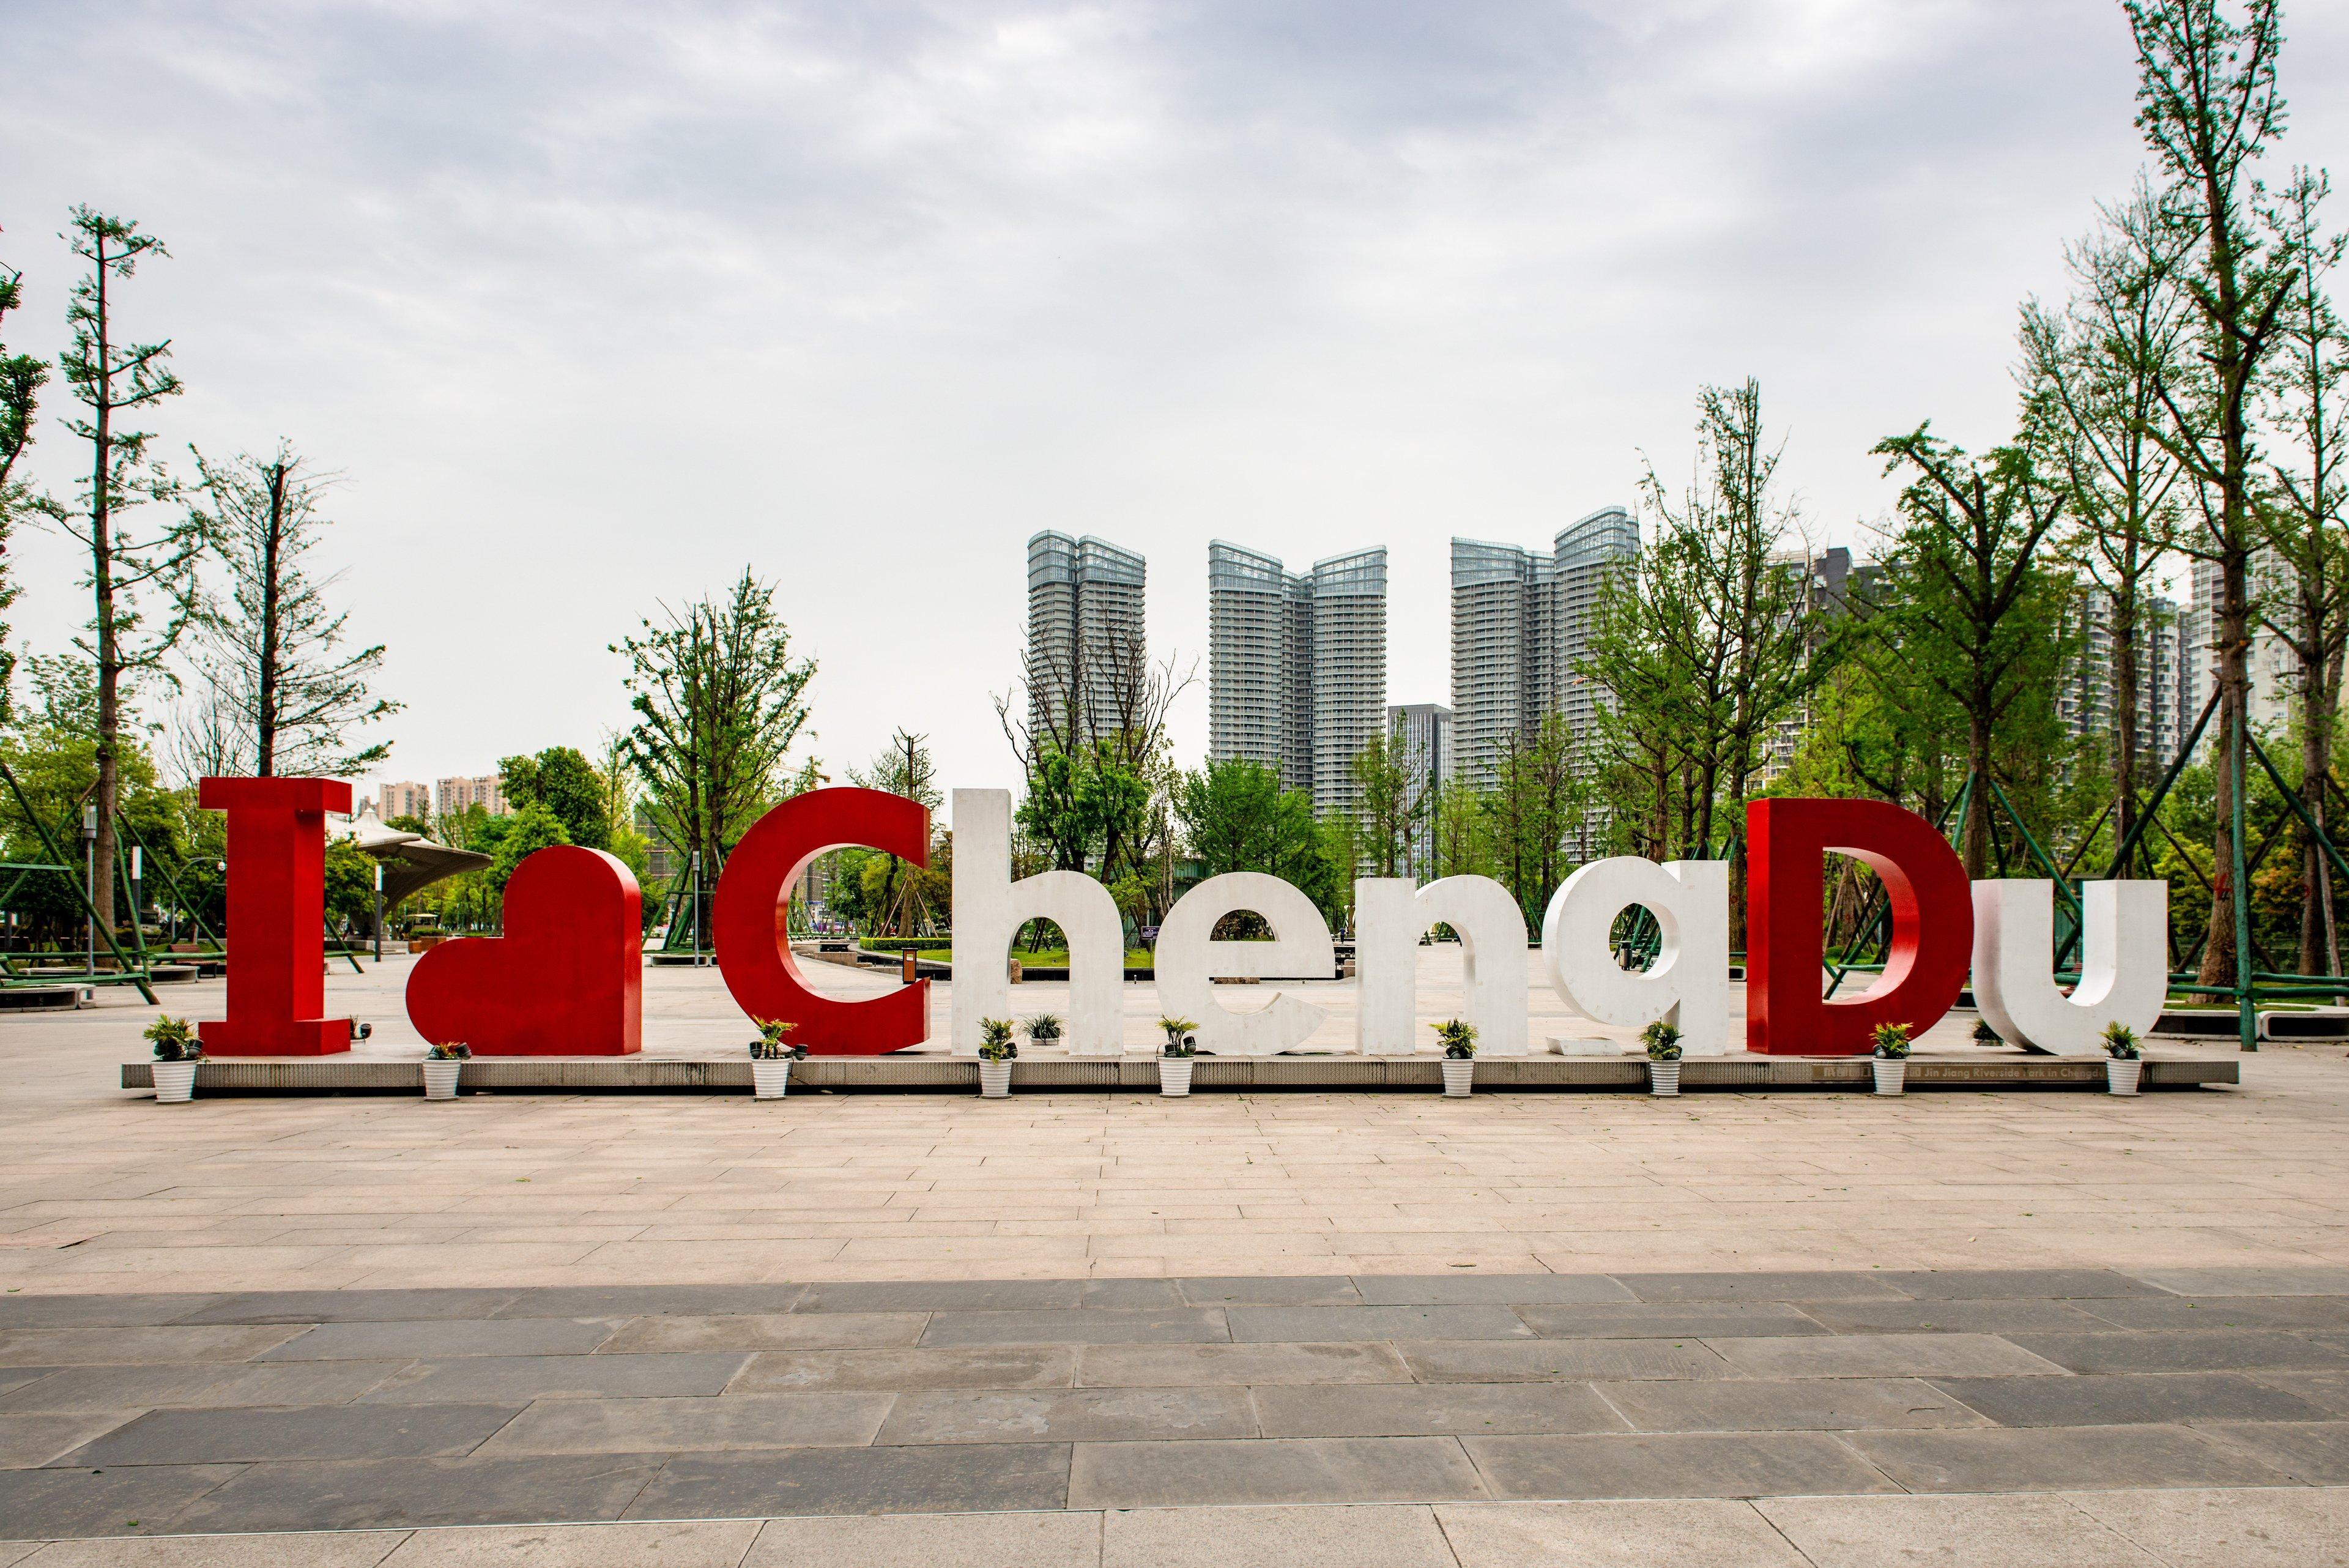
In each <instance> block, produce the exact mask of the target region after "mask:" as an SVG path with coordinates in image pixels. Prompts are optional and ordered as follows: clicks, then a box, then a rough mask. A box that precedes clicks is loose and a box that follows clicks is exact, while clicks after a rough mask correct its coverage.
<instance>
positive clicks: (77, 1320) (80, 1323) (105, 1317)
mask: <svg viewBox="0 0 2349 1568" xmlns="http://www.w3.org/2000/svg"><path fill="white" fill-rule="evenodd" d="M222 1299H223V1298H222V1297H221V1296H218V1295H203V1294H196V1293H189V1292H180V1293H173V1294H163V1293H152V1292H150V1293H144V1294H137V1295H105V1296H27V1295H15V1296H0V1329H6V1328H137V1327H147V1326H152V1325H160V1324H167V1323H171V1322H174V1321H176V1320H178V1319H179V1318H181V1317H184V1316H185V1315H187V1314H190V1313H193V1312H201V1311H202V1310H203V1309H204V1308H206V1307H208V1306H211V1305H212V1304H213V1303H216V1302H219V1301H221V1300H222Z"/></svg>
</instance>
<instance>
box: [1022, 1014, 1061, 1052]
mask: <svg viewBox="0 0 2349 1568" xmlns="http://www.w3.org/2000/svg"><path fill="white" fill-rule="evenodd" d="M1060 1038H1061V1015H1060V1014H1059V1013H1057V1012H1040V1013H1038V1014H1036V1016H1035V1017H1033V1018H1030V1019H1029V1020H1028V1044H1030V1045H1050V1044H1056V1043H1057V1042H1058V1041H1059V1040H1060Z"/></svg>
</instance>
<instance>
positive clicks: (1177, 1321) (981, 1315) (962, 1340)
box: [921, 1307, 1310, 1347]
mask: <svg viewBox="0 0 2349 1568" xmlns="http://www.w3.org/2000/svg"><path fill="white" fill-rule="evenodd" d="M1308 1310H1310V1309H1308ZM1230 1337H1231V1332H1230V1330H1228V1329H1227V1328H1226V1327H1225V1326H1224V1311H1223V1309H1222V1308H1221V1307H1180V1308H1177V1309H1175V1310H1174V1311H1171V1312H1121V1311H1118V1310H1116V1309H1114V1308H1106V1307H1084V1308H1073V1309H1069V1310H1065V1311H1041V1312H938V1313H933V1314H930V1324H929V1327H927V1328H926V1329H924V1330H923V1331H922V1338H921V1343H922V1345H924V1346H925V1347H935V1346H947V1345H1216V1344H1222V1343H1224V1342H1226V1341H1227V1340H1229V1339H1230Z"/></svg>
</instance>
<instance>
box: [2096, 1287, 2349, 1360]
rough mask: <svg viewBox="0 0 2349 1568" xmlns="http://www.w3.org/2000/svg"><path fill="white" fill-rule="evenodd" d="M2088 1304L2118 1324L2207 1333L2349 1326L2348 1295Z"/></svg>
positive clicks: (2174, 1298)
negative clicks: (2226, 1330)
mask: <svg viewBox="0 0 2349 1568" xmlns="http://www.w3.org/2000/svg"><path fill="white" fill-rule="evenodd" d="M2085 1307H2086V1310H2088V1311H2089V1312H2091V1313H2094V1314H2095V1316H2096V1317H2097V1318H2098V1319H2099V1320H2101V1322H2102V1323H2108V1324H2113V1325H2114V1326H2115V1327H2116V1328H2133V1329H2145V1330H2155V1331H2162V1332H2176V1331H2180V1330H2182V1331H2184V1332H2187V1333H2208V1334H2216V1333H2218V1332H2220V1330H2222V1329H2235V1328H2271V1329H2282V1330H2288V1331H2290V1330H2314V1331H2323V1330H2331V1331H2333V1332H2334V1333H2340V1332H2342V1331H2344V1330H2349V1297H2344V1296H2154V1297H2151V1298H2148V1299H2147V1300H2144V1301H2119V1302H2089V1303H2085ZM2320 1343H2322V1342H2320ZM2334 1348H2335V1349H2338V1348H2339V1346H2338V1345H2335V1346H2334Z"/></svg>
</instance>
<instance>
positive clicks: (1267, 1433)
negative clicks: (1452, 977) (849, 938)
mask: <svg viewBox="0 0 2349 1568" xmlns="http://www.w3.org/2000/svg"><path fill="white" fill-rule="evenodd" d="M1441 961H1442V955H1436V956H1435V957H1434V958H1433V959H1432V960H1431V962H1438V963H1440V962H1441ZM406 967H407V966H406V963H405V961H392V962H389V963H387V964H386V965H385V966H384V967H383V969H382V970H381V971H370V972H368V973H367V974H366V975H364V976H352V975H350V974H349V973H348V972H347V971H346V972H345V973H344V974H343V975H341V976H339V977H336V979H334V980H332V981H329V987H330V992H329V999H330V1002H333V1003H335V1004H336V1006H337V1007H338V1008H343V1007H347V1008H348V1009H349V1010H350V1011H352V1012H353V1013H354V1014H355V1015H356V1016H358V1017H361V1018H365V1019H368V1020H370V1021H372V1022H375V1023H377V1024H378V1030H377V1035H376V1038H375V1039H374V1040H373V1041H371V1042H369V1044H368V1047H367V1048H368V1050H369V1051H370V1052H371V1053H378V1052H379V1053H386V1054H414V1053H415V1052H416V1050H418V1049H419V1045H420V1043H419V1042H417V1041H416V1040H415V1039H414V1038H413V1036H412V1034H409V1033H407V1032H406V1029H405V1025H404V1023H401V1022H400V1021H399V1020H398V1016H397V1013H398V985H399V983H400V982H401V981H402V980H403V979H404V976H405V971H406ZM1443 978H1444V977H1443V976H1442V975H1441V974H1440V973H1437V974H1433V975H1432V976H1431V981H1432V983H1431V986H1430V991H1431V992H1432V994H1433V1008H1434V1012H1435V1015H1438V1016H1440V1015H1441V1012H1442V1011H1443V1007H1444V997H1443V995H1442V989H1441V988H1442V983H1443ZM838 983H842V984H843V985H847V986H864V985H869V986H872V987H874V989H876V990H877V989H879V988H880V987H881V986H883V985H885V984H886V983H887V981H886V979H885V977H879V976H864V975H856V974H853V973H848V972H847V971H843V974H842V976H841V977H840V978H839V981H838ZM1023 989H1025V990H1030V992H1031V994H1030V995H1027V996H1020V998H1019V1001H1020V1010H1021V1011H1023V1012H1032V1011H1036V1010H1038V1009H1039V1008H1040V1007H1043V1006H1049V1005H1050V1002H1047V1001H1046V1000H1045V999H1044V997H1043V996H1042V995H1041V994H1040V993H1042V992H1045V991H1046V989H1047V988H1043V987H1036V988H1023ZM1128 989H1129V992H1134V993H1141V992H1145V991H1146V989H1147V988H1143V987H1129V988H1128ZM1305 989H1306V990H1307V991H1308V992H1309V993H1310V992H1314V991H1316V990H1319V988H1313V987H1308V988H1305ZM1346 993H1347V992H1346V988H1340V987H1330V988H1328V989H1327V991H1326V992H1324V993H1323V994H1322V995H1316V996H1314V997H1313V1000H1316V1001H1317V1002H1319V1001H1324V1000H1325V999H1326V1000H1327V1001H1328V1002H1332V1003H1338V1004H1340V1006H1342V1002H1343V998H1344V997H1345V995H1346ZM1015 994H1016V995H1017V994H1018V993H1015ZM166 1001H167V1005H168V1006H169V1007H170V1010H171V1011H172V1012H175V1013H176V1012H195V1013H196V1014H197V1015H199V1016H202V1015H205V1014H207V1013H216V1012H217V1008H218V988H217V985H216V984H205V985H201V986H194V987H184V988H179V989H176V990H175V991H173V992H170V993H168V994H167V998H166ZM934 1003H935V1011H936V1016H937V1017H938V1018H940V1019H941V1020H942V1019H943V1017H944V999H943V997H942V996H934ZM1539 1003H1540V996H1539V993H1537V1007H1538V1005H1539ZM1129 1011H1130V1013H1131V1014H1132V1015H1133V1016H1134V1017H1137V1018H1139V1020H1140V1021H1141V1027H1142V1030H1143V1033H1141V1034H1140V1035H1139V1036H1138V1039H1140V1040H1146V1039H1147V1038H1148V1035H1147V1026H1148V1023H1149V1020H1150V1019H1151V1018H1153V1017H1154V998H1150V997H1147V996H1144V995H1141V994H1136V995H1134V997H1133V1000H1132V1001H1131V1002H1130V1003H1129ZM150 1016H151V1014H150V1012H148V1010H146V1009H144V1008H143V1007H140V1006H136V1005H133V1004H132V1003H131V1002H129V1001H128V1000H126V999H125V998H123V997H121V996H119V995H116V996H109V997H108V998H107V999H106V1001H105V1002H104V1004H103V1005H101V1006H98V1007H97V1008H93V1009H89V1010H86V1011H83V1012H75V1013H65V1014H53V1015H36V1016H26V1017H14V1018H6V1019H0V1069H5V1083H6V1084H7V1085H8V1093H7V1095H6V1096H5V1099H0V1139H5V1149H6V1156H5V1162H0V1367H5V1368H6V1370H5V1371H0V1541H5V1540H10V1539H13V1540H15V1541H16V1542H21V1544H16V1545H0V1568H7V1565H8V1564H11V1563H18V1562H26V1563H33V1564H35V1565H36V1568H59V1565H61V1564H88V1565H93V1568H94V1565H98V1564H115V1563H139V1564H156V1565H161V1564H166V1563H170V1564H178V1565H186V1568H192V1565H194V1564H197V1563H221V1564H226V1563H244V1562H251V1563H318V1564H336V1565H339V1564H345V1563H349V1564H376V1563H392V1564H396V1565H397V1568H415V1565H417V1564H423V1563H477V1562H478V1563H486V1562H500V1563H503V1562H514V1563H533V1564H535V1563H581V1564H585V1563H639V1562H644V1563H667V1564H688V1565H698V1564H701V1563H711V1564H720V1563H722V1564H726V1565H727V1568H745V1565H756V1564H783V1563H817V1562H819V1561H822V1562H823V1563H826V1564H827V1568H829V1565H831V1564H835V1563H922V1564H924V1565H925V1568H953V1565H955V1564H960V1563H972V1564H978V1563H1022V1564H1025V1563H1042V1564H1059V1563H1069V1564H1079V1563H1081V1564H1086V1565H1089V1568H1109V1565H1112V1564H1115V1565H1120V1568H1123V1565H1128V1564H1135V1565H1138V1564H1145V1563H1166V1564H1173V1563H1216V1564H1219V1565H1224V1568H1245V1565H1247V1564H1250V1563H1268V1564H1269V1563H1278V1564H1279V1565H1280V1568H1313V1565H1316V1564H1320V1563H1330V1564H1338V1563H1344V1564H1346V1565H1347V1568H1379V1565H1381V1564H1388V1563H1392V1564H1409V1565H1413V1568H1417V1565H1420V1564H1437V1565H1440V1564H1462V1565H1482V1564H1487V1563H1490V1564H1495V1568H1497V1565H1499V1564H1503V1563H1508V1564H1522V1563H1575V1564H1581V1563H1608V1564H1634V1563H1639V1564H1646V1563H1655V1564H1665V1563H1764V1564H1775V1563H1788V1564H1795V1563H1814V1564H1831V1563H1832V1564H1844V1563H1853V1564H1857V1563H1886V1562H1920V1563H1922V1562H1952V1563H1954V1562H1986V1563H2002V1564H2004V1563H2017V1564H2032V1563H2047V1564H2058V1563H2173V1564H2182V1563H2211V1564H2220V1563H2225V1564H2237V1563H2279V1564H2282V1563H2293V1564H2298V1563H2349V1223H2344V1211H2349V1190H2344V1176H2349V1137H2344V1134H2349V1062H2345V1061H2344V1051H2343V1050H2342V1049H2341V1048H2340V1047H2338V1046H2327V1047H2302V1048H2297V1049H2273V1050H2270V1051H2267V1052H2263V1053H2261V1054H2259V1055H2257V1056H2253V1057H2250V1058H2247V1059H2245V1062H2244V1075H2243V1083H2242V1085H2241V1086H2240V1088H2234V1089H2209V1090H2198V1091H2180V1092H2173V1093H2167V1094H2162V1095H2156V1096H2143V1097H2140V1098H2138V1099H2135V1100H2122V1099H2114V1098H2110V1097H2107V1096H2101V1095H2093V1094H2080V1093H2045V1094H2022V1093H2010V1094H1999V1095H1987V1094H1972V1093H1954V1092H1942V1093H1935V1094H1930V1095H1918V1096H1906V1097H1903V1098H1901V1099H1898V1100H1878V1099H1875V1098H1873V1097H1870V1096H1856V1095H1844V1094H1828V1093H1816V1092H1813V1093H1803V1094H1773V1095H1754V1094H1709V1095H1702V1096H1687V1097H1683V1098H1682V1099H1681V1100H1679V1101H1654V1100H1651V1099H1648V1098H1646V1097H1644V1096H1623V1095H1614V1096H1586V1095H1570V1094H1519V1095H1495V1094H1480V1095H1479V1096H1475V1098H1472V1099H1469V1100H1465V1101H1460V1100H1445V1099H1444V1098H1442V1097H1440V1096H1435V1095H1433V1094H1430V1095H1400V1094H1387V1095H1360V1096H1344V1095H1327V1094H1286V1095H1282V1094H1247V1095H1242V1094H1226V1095H1214V1096H1195V1097H1194V1098H1192V1099H1190V1100H1186V1101H1163V1100H1160V1099H1158V1098H1157V1097H1156V1096H1147V1095H1136V1094H1113V1093H1112V1094H1104V1093H1092V1094H1056V1095H1028V1096H1015V1097H1014V1098H1012V1099H1010V1100H1008V1101H982V1100H979V1099H978V1098H977V1097H975V1096H932V1095H885V1096H884V1095H833V1094H817V1095H805V1094H794V1095H793V1096H791V1097H790V1098H788V1099H786V1100H783V1101H781V1102H764V1103H761V1102H754V1101H752V1100H750V1098H748V1097H747V1096H708V1095H703V1096H687V1095H677V1096H559V1095H529V1096H524V1095H514V1096H469V1097H466V1098H463V1099H460V1100H458V1101H455V1102H453V1103H444V1104H428V1103H426V1102H424V1101H423V1100H422V1099H421V1098H420V1097H419V1098H407V1097H379V1096H378V1097H369V1096H353V1097H344V1098H316V1099H308V1098H305V1099H276V1098H241V1099H230V1098H219V1099H209V1100H207V1099H201V1098H200V1099H199V1100H197V1101H195V1102H194V1103H192V1104H191V1105H187V1106H158V1105H156V1104H154V1103H153V1102H152V1100H151V1099H150V1098H148V1097H147V1096H145V1095H144V1094H141V1093H134V1092H129V1091H124V1090H122V1089H119V1088H118V1087H116V1086H115V1084H116V1072H117V1068H118V1066H119V1064H120V1063H121V1062H122V1061H124V1060H127V1059H130V1058H132V1057H134V1056H136V1055H137V1054H140V1050H139V1045H138V1042H137V1040H136V1034H137V1031H138V1029H139V1028H140V1026H141V1025H142V1024H143V1023H144V1021H145V1020H146V1019H147V1018H148V1017H150ZM1969 1022H1970V1020H1961V1021H1955V1022H1953V1023H1948V1024H1944V1025H1943V1026H1942V1029H1941V1030H1940V1031H1938V1032H1937V1033H1954V1034H1955V1037H1956V1038H1957V1039H1959V1040H1962V1039H1963V1037H1964V1029H1965V1025H1966V1023H1969ZM1541 1028H1542V1025H1541V1023H1540V1022H1538V1021H1537V1025H1536V1031H1537V1034H1538V1033H1540V1032H1541ZM646 1033H647V1047H648V1049H651V1050H654V1051H657V1052H661V1053H663V1054H713V1053H715V1052H717V1051H719V1050H720V1049H727V1048H731V1049H739V1048H740V1040H741V1039H742V1038H743V1037H744V1036H745V1034H746V1030H745V1027H744V1025H743V1023H742V1021H741V1018H740V1012H739V1011H738V1010H736V1009H735V1008H734V1006H733V1004H732V1002H731V1001H730V999H729V998H727V997H726V995H725V994H724V992H723V989H722V987H721V986H720V985H719V982H718V980H717V977H716V976H715V974H714V973H713V972H712V971H698V972H696V971H649V972H648V974H647V1032H646ZM263 1532H267V1533H263ZM150 1537H151V1538H155V1539H140V1538H150ZM44 1543H47V1544H44Z"/></svg>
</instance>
